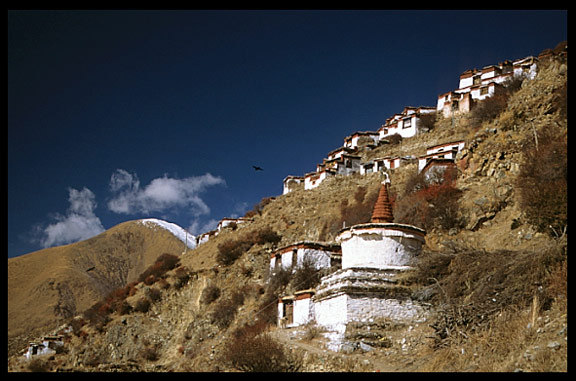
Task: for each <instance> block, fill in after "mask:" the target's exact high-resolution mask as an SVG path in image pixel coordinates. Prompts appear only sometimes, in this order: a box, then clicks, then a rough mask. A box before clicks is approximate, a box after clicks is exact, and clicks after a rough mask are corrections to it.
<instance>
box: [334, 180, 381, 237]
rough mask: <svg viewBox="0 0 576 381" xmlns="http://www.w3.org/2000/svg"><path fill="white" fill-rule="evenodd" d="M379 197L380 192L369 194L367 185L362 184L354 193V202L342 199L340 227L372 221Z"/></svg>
mask: <svg viewBox="0 0 576 381" xmlns="http://www.w3.org/2000/svg"><path fill="white" fill-rule="evenodd" d="M367 196H368V197H367ZM377 197H378V193H372V194H370V195H368V191H367V189H366V187H363V186H360V187H358V188H357V189H356V192H355V193H354V203H352V204H350V203H349V202H348V199H344V200H342V201H341V203H340V221H339V222H338V225H339V226H340V228H341V227H342V226H344V225H345V226H352V225H356V224H363V223H367V222H370V218H371V217H372V211H373V209H374V203H375V202H376V198H377Z"/></svg>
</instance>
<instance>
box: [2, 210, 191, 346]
mask: <svg viewBox="0 0 576 381" xmlns="http://www.w3.org/2000/svg"><path fill="white" fill-rule="evenodd" d="M183 250H184V243H183V242H182V241H181V240H179V239H178V238H177V237H176V236H174V234H172V233H171V232H170V231H168V230H166V229H164V228H162V227H161V226H159V225H158V224H154V223H141V222H139V221H129V222H125V223H122V224H119V225H117V226H115V227H113V228H111V229H109V230H107V231H106V232H104V233H102V234H100V235H98V236H95V237H93V238H91V239H88V240H85V241H82V242H78V243H74V244H71V245H66V246H60V247H53V248H49V249H44V250H40V251H36V252H33V253H30V254H27V255H23V256H20V257H16V258H10V259H8V340H9V342H8V350H9V352H12V351H14V350H19V349H21V348H22V346H25V345H26V344H27V341H28V340H30V339H31V338H32V337H33V336H34V334H39V333H41V332H44V331H46V330H47V329H53V328H55V327H57V326H59V325H61V324H62V323H64V322H67V321H69V319H70V318H72V317H73V316H75V315H77V314H78V313H81V312H82V311H84V310H86V309H87V308H88V307H90V306H91V305H92V304H94V303H95V302H96V301H98V300H100V299H101V298H103V297H104V296H105V295H106V294H108V293H109V292H110V291H112V290H114V289H116V288H118V287H120V286H124V285H126V284H127V283H128V282H131V281H134V280H136V279H137V277H138V275H139V274H140V273H142V272H143V271H144V270H145V269H146V268H147V267H148V266H149V265H150V264H152V263H153V262H154V260H155V259H156V258H157V257H158V256H159V255H160V254H162V253H163V252H175V253H177V254H178V255H179V254H181V253H182V251H183Z"/></svg>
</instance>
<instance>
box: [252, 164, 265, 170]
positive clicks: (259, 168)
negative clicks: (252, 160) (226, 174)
mask: <svg viewBox="0 0 576 381" xmlns="http://www.w3.org/2000/svg"><path fill="white" fill-rule="evenodd" d="M252 168H254V170H255V171H263V169H262V168H261V167H257V166H255V165H253V166H252Z"/></svg>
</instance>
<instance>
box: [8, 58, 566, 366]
mask: <svg viewBox="0 0 576 381" xmlns="http://www.w3.org/2000/svg"><path fill="white" fill-rule="evenodd" d="M566 83H567V60H566V59H565V58H558V57H556V58H551V59H550V60H548V61H545V60H542V61H541V67H540V72H539V74H538V76H537V77H536V78H535V79H534V80H532V81H525V82H523V83H522V84H521V86H518V87H517V88H514V89H510V91H509V92H508V93H507V95H506V97H505V98H502V99H497V100H495V101H493V102H490V103H488V102H487V103H485V104H480V105H479V106H478V108H477V111H475V112H472V113H470V114H469V115H466V116H462V117H460V118H457V119H454V120H451V119H450V120H446V119H439V120H437V121H436V123H435V125H434V128H433V129H431V131H429V132H428V133H425V134H421V135H418V136H416V137H414V138H410V139H405V140H404V141H402V142H401V143H399V144H397V145H393V144H391V145H385V146H380V147H378V148H377V149H375V150H372V151H364V152H362V155H363V156H364V158H365V159H369V158H374V157H382V156H384V155H387V154H390V155H396V154H398V153H401V155H406V156H408V155H413V156H419V155H422V154H424V153H425V151H426V147H429V146H432V145H434V144H439V143H443V142H446V141H454V140H459V139H464V140H465V141H466V148H465V149H464V150H463V151H462V152H461V153H459V155H458V157H457V160H456V164H457V169H458V170H457V172H456V173H454V174H453V175H452V177H450V178H448V177H445V178H444V179H443V182H438V183H432V184H430V183H426V182H423V179H422V178H421V177H419V176H418V173H417V162H412V163H407V164H406V165H403V166H401V167H399V168H397V169H394V170H392V171H391V172H390V178H391V183H392V187H391V194H392V198H393V203H394V215H395V217H396V221H397V222H404V223H410V224H414V225H417V226H421V227H422V228H425V229H426V230H427V235H426V246H425V248H424V250H423V253H422V254H421V256H420V259H419V263H418V265H417V268H416V269H415V270H414V271H412V272H410V273H407V274H405V275H404V276H403V278H402V280H401V281H402V283H403V284H404V285H405V286H406V287H408V288H409V289H410V290H411V291H412V298H414V299H416V300H419V301H421V302H423V303H429V304H430V305H431V306H433V311H434V312H433V314H431V316H430V317H429V319H428V320H427V321H426V322H425V323H422V324H414V325H403V324H391V323H390V322H388V321H375V322H374V323H373V327H372V330H373V333H374V335H375V337H378V341H379V342H380V343H379V345H378V346H373V345H368V344H365V345H364V346H360V347H359V348H358V349H356V350H350V351H348V352H347V353H336V352H330V351H327V350H326V349H325V347H324V345H325V344H326V338H325V337H324V336H323V332H322V330H321V329H320V328H318V327H314V326H308V327H303V328H300V329H279V328H276V327H275V325H274V322H275V315H276V308H277V306H276V303H277V300H278V297H279V296H280V295H282V294H283V293H285V292H290V291H294V290H296V289H301V288H302V286H303V285H304V284H306V285H308V284H309V283H308V282H311V281H313V280H314V279H317V278H318V277H319V276H320V275H322V274H317V273H314V272H309V273H305V274H294V276H292V277H275V278H270V277H269V274H268V266H269V259H270V253H271V252H273V250H274V249H276V248H278V247H281V246H284V245H288V244H291V243H293V242H295V241H301V240H316V241H331V240H333V238H334V237H335V235H336V234H337V232H338V231H339V230H340V229H341V228H342V226H344V225H346V226H349V225H352V224H355V223H361V222H365V221H367V220H368V219H369V217H370V212H371V209H372V206H373V203H374V200H375V197H376V195H377V192H378V189H379V186H380V181H381V178H380V175H379V174H368V175H365V176H360V175H352V176H348V177H338V176H337V177H334V178H329V179H327V180H325V181H324V182H323V183H322V184H321V185H320V186H319V187H317V188H315V189H312V190H308V191H304V190H302V189H301V190H295V191H293V192H291V193H288V194H286V195H283V196H279V197H276V198H270V199H264V200H262V202H261V203H259V204H258V205H256V206H255V208H254V210H253V211H251V212H249V214H250V216H251V217H252V218H253V221H252V222H250V223H244V224H240V225H238V226H237V227H235V228H233V229H229V230H226V231H223V232H222V233H220V234H219V235H218V236H216V237H214V238H212V239H210V240H209V241H208V242H206V243H204V244H202V245H200V246H199V247H197V248H196V249H194V250H191V251H188V252H187V253H186V254H184V255H182V256H181V257H180V258H179V262H178V263H177V264H174V265H172V266H170V267H166V268H164V267H162V263H157V264H156V265H153V266H152V267H150V268H148V269H147V270H146V272H145V276H144V277H142V276H141V277H136V276H135V274H134V276H132V277H130V279H137V280H139V281H136V282H133V283H130V284H128V285H127V286H123V287H120V288H118V289H116V290H115V291H114V292H112V293H110V294H108V296H107V298H105V299H104V300H102V301H101V302H100V303H98V304H96V305H94V306H93V307H92V308H90V309H89V311H88V313H84V314H79V315H77V316H76V317H75V318H74V319H71V320H69V321H68V323H67V324H64V325H63V326H61V327H60V329H59V330H57V331H54V332H53V333H59V334H61V335H63V337H64V343H65V345H64V347H63V349H62V350H61V351H60V352H61V353H57V354H54V355H52V356H45V357H39V358H38V359H35V360H31V361H26V360H24V359H23V357H22V356H21V354H22V353H23V351H24V350H25V347H21V348H20V352H19V353H18V355H17V356H12V357H11V358H10V359H9V370H12V371H22V370H57V371H238V370H239V371H263V370H267V371H566V370H567V318H566V315H567V288H566V282H567V266H566V258H567V243H566V238H567V232H566V225H567V219H566V216H567V212H566V198H567V191H566V181H567V179H566V151H567V117H566V114H567V104H566ZM108 233H109V232H107V233H105V234H108ZM118 243H119V242H116V243H114V244H110V245H111V246H110V247H111V248H112V247H115V246H114V245H115V244H118ZM137 249H138V248H137V247H135V249H134V250H136V251H134V254H136V252H137V251H138V250H137ZM161 251H162V252H166V253H171V254H174V255H178V254H180V252H181V246H180V247H168V246H165V247H162V250H161ZM86 265H88V263H83V266H84V267H81V270H82V271H84V273H86ZM55 268H56V267H55ZM142 270H144V269H143V268H142ZM102 276H104V275H102ZM126 280H128V277H127V278H126ZM312 284H313V282H312ZM76 311H78V312H79V311H81V309H80V308H79V307H77V308H76Z"/></svg>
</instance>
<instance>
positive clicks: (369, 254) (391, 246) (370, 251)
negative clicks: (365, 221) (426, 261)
mask: <svg viewBox="0 0 576 381" xmlns="http://www.w3.org/2000/svg"><path fill="white" fill-rule="evenodd" d="M336 240H337V241H339V242H340V244H341V246H342V268H343V269H346V268H351V267H370V268H377V269H386V268H395V267H405V266H411V265H412V262H413V259H414V257H415V256H416V255H417V253H419V252H420V250H421V248H422V244H423V242H424V238H423V235H422V236H420V235H418V234H414V233H411V232H406V231H402V230H397V229H384V228H382V229H380V228H365V229H363V228H354V227H352V228H350V229H348V230H345V231H344V232H342V233H341V234H340V235H339V236H338V237H337V238H336Z"/></svg>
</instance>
